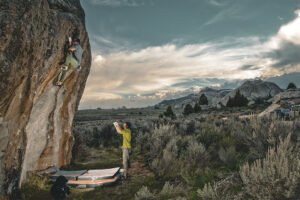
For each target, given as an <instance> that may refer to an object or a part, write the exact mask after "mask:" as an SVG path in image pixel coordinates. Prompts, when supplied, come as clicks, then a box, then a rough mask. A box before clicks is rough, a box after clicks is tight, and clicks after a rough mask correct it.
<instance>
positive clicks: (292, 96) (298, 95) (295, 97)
mask: <svg viewBox="0 0 300 200" xmlns="http://www.w3.org/2000/svg"><path fill="white" fill-rule="evenodd" d="M272 101H273V102H272V104H271V105H270V106H269V107H268V108H267V109H266V110H264V111H263V112H261V113H260V114H259V116H260V117H261V116H265V115H269V114H270V113H272V112H274V111H275V110H276V109H279V108H289V109H292V108H293V106H295V105H298V106H299V105H300V89H289V90H285V91H283V92H281V93H279V94H277V95H276V96H274V97H273V98H272Z"/></svg>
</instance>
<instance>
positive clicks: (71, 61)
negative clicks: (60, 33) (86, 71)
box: [56, 55, 78, 85]
mask: <svg viewBox="0 0 300 200" xmlns="http://www.w3.org/2000/svg"><path fill="white" fill-rule="evenodd" d="M77 67H78V62H77V60H75V58H73V56H72V55H67V58H66V62H65V64H64V66H63V67H62V68H63V70H62V72H61V73H62V74H61V77H60V79H59V80H58V82H57V84H56V85H62V83H63V82H64V80H65V78H66V76H67V73H68V72H69V71H70V70H74V69H77Z"/></svg>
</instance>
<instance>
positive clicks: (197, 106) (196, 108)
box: [194, 103, 201, 112]
mask: <svg viewBox="0 0 300 200" xmlns="http://www.w3.org/2000/svg"><path fill="white" fill-rule="evenodd" d="M200 111H201V107H200V105H199V103H196V104H195V106H194V112H200Z"/></svg>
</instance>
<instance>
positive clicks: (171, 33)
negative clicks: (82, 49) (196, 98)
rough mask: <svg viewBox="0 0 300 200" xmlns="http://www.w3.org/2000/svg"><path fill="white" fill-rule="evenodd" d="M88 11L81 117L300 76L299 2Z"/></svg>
mask: <svg viewBox="0 0 300 200" xmlns="http://www.w3.org/2000/svg"><path fill="white" fill-rule="evenodd" d="M81 4H82V6H83V8H84V10H85V14H86V27H87V31H88V33H89V38H90V43H91V47H92V55H93V61H92V67H91V73H90V76H89V78H88V81H87V85H86V88H85V92H84V95H83V98H82V100H81V103H80V109H86V108H96V107H101V108H112V107H114V108H117V107H121V106H126V107H144V106H148V105H154V104H156V103H158V102H160V101H162V100H164V99H170V98H176V97H180V96H184V95H186V94H190V93H192V92H197V91H199V90H200V89H201V88H203V87H207V86H210V87H221V88H222V87H236V86H237V85H238V84H240V83H241V81H242V80H244V79H253V78H270V77H276V76H279V77H289V75H290V74H291V75H293V77H296V78H297V76H298V75H299V73H297V72H300V10H299V9H300V1H299V0H264V1H261V0H81ZM299 80H300V77H299ZM296 84H298V83H296ZM297 86H298V87H300V85H297Z"/></svg>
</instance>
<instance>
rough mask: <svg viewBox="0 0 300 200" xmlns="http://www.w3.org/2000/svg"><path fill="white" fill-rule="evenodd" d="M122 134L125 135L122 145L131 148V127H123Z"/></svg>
mask: <svg viewBox="0 0 300 200" xmlns="http://www.w3.org/2000/svg"><path fill="white" fill-rule="evenodd" d="M120 134H121V135H123V145H122V148H128V149H130V148H131V144H130V142H131V131H130V129H123V130H122V131H121V132H120Z"/></svg>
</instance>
